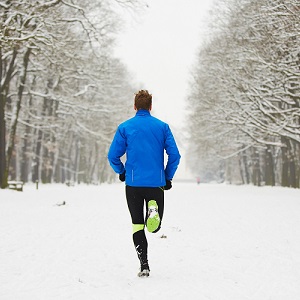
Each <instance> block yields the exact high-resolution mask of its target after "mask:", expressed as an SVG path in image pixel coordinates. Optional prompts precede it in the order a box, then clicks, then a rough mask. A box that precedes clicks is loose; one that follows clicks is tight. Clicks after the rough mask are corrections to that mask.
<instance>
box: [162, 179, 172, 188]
mask: <svg viewBox="0 0 300 300" xmlns="http://www.w3.org/2000/svg"><path fill="white" fill-rule="evenodd" d="M171 188H172V180H168V179H167V180H166V185H165V186H164V190H165V191H166V190H170V189H171Z"/></svg>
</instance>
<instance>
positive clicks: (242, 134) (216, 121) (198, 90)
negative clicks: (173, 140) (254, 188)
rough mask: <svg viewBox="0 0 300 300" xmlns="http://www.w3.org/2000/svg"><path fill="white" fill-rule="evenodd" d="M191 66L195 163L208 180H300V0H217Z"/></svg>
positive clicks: (290, 184)
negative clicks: (193, 64)
mask: <svg viewBox="0 0 300 300" xmlns="http://www.w3.org/2000/svg"><path fill="white" fill-rule="evenodd" d="M213 15H214V21H213V22H212V24H211V26H210V33H211V35H210V38H209V39H207V41H206V43H205V45H203V46H202V47H201V49H200V50H199V53H198V59H197V63H196V65H195V67H194V69H193V72H192V74H191V75H192V76H191V77H192V79H191V82H190V90H191V92H190V94H189V97H188V103H189V107H190V118H189V124H188V126H189V131H190V132H191V136H190V145H191V146H190V150H189V152H190V153H189V154H190V155H189V156H190V157H191V159H190V165H191V166H192V167H193V169H194V171H195V172H199V170H201V171H200V174H201V176H202V178H206V180H212V179H214V180H221V181H223V180H226V181H229V182H236V183H237V182H240V183H245V184H248V183H253V184H255V185H264V184H265V185H282V186H288V187H297V188H299V186H300V50H299V49H300V34H299V32H300V31H299V30H300V2H299V1H297V0H228V1H219V2H218V6H216V7H215V10H214V12H213Z"/></svg>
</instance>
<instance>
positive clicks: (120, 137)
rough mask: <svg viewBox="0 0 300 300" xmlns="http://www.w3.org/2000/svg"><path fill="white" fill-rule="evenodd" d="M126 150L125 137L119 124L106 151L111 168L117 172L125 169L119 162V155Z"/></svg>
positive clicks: (120, 172) (119, 172)
mask: <svg viewBox="0 0 300 300" xmlns="http://www.w3.org/2000/svg"><path fill="white" fill-rule="evenodd" d="M125 152H126V139H125V136H124V134H122V133H121V129H120V126H119V127H118V129H117V131H116V133H115V136H114V139H113V141H112V143H111V145H110V148H109V151H108V155H107V158H108V161H109V163H110V165H111V167H112V168H113V170H114V171H115V172H116V173H118V174H122V173H123V172H124V171H125V168H124V164H123V163H122V162H121V159H120V158H121V157H122V156H123V155H124V154H125Z"/></svg>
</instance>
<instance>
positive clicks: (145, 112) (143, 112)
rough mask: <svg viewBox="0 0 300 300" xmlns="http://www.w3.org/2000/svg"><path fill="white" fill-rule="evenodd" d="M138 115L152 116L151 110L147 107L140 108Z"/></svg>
mask: <svg viewBox="0 0 300 300" xmlns="http://www.w3.org/2000/svg"><path fill="white" fill-rule="evenodd" d="M135 115H136V116H150V111H149V110H146V109H139V110H138V111H137V112H136V114H135Z"/></svg>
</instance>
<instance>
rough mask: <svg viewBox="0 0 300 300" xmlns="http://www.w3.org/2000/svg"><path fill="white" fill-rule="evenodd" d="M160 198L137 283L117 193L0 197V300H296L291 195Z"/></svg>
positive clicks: (298, 216) (53, 189) (296, 212)
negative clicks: (156, 227)
mask: <svg viewBox="0 0 300 300" xmlns="http://www.w3.org/2000/svg"><path fill="white" fill-rule="evenodd" d="M165 195H166V204H165V215H164V222H163V228H162V230H161V231H160V232H159V233H157V234H155V235H150V234H148V242H149V261H150V267H151V276H150V277H149V278H147V279H142V278H138V277H137V276H136V273H137V271H138V261H137V258H136V254H135V251H134V247H133V244H132V240H131V224H130V217H129V213H128V211H127V206H126V203H125V199H124V186H123V185H122V184H114V185H101V186H75V187H65V186H60V185H54V186H50V185H49V186H41V188H40V190H38V191H37V190H35V189H34V186H33V185H32V186H30V185H27V186H25V187H24V192H23V193H21V192H15V191H10V190H4V191H3V190H0V299H1V300H27V299H28V300H44V299H45V300H48V299H59V300H65V299H72V300H73V299H74V300H93V299H104V300H110V299H111V300H130V299H132V300H138V299H143V300H148V299H151V300H153V299H157V298H158V299H162V300H170V299H172V300H187V299H197V300H202V299H204V300H205V299H211V300H249V299H251V300H254V299H255V300H269V299H272V300H299V299H300V284H299V283H300V190H294V189H284V188H268V187H264V188H255V187H249V186H248V187H243V186H226V185H201V184H200V185H199V186H198V185H196V184H192V183H190V184H187V183H176V182H175V183H174V188H173V189H172V190H170V191H168V192H166V194H165ZM63 201H66V205H62V206H57V205H56V204H60V203H62V202H63ZM162 235H164V236H167V238H161V237H162Z"/></svg>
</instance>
